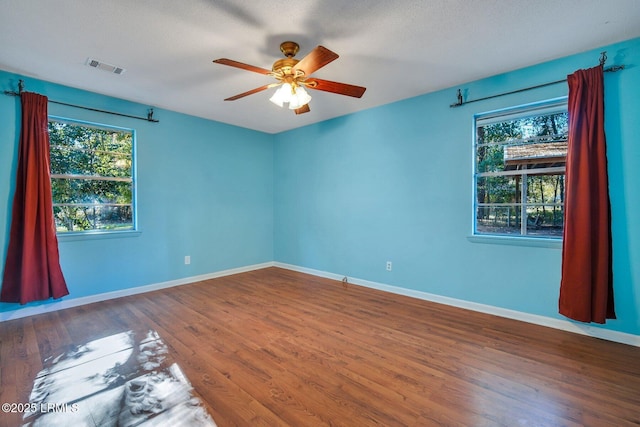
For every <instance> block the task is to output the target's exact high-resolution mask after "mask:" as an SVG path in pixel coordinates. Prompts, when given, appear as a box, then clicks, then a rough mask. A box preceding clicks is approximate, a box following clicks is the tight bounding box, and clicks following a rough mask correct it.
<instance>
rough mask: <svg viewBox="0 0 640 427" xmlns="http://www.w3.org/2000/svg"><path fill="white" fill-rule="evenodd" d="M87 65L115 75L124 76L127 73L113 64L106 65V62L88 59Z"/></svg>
mask: <svg viewBox="0 0 640 427" xmlns="http://www.w3.org/2000/svg"><path fill="white" fill-rule="evenodd" d="M87 65H88V66H89V67H93V68H97V69H99V70H102V71H107V72H109V73H113V74H122V73H124V72H125V69H124V68H122V67H118V66H115V65H111V64H106V63H104V62H100V61H98V60H97V59H91V58H87Z"/></svg>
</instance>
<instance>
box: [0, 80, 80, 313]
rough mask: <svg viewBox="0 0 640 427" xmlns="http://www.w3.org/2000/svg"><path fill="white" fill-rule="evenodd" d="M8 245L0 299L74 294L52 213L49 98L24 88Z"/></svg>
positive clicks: (4, 300)
mask: <svg viewBox="0 0 640 427" xmlns="http://www.w3.org/2000/svg"><path fill="white" fill-rule="evenodd" d="M20 98H21V103H22V128H21V130H20V147H19V153H18V173H17V177H16V192H15V195H14V199H13V208H12V209H13V210H12V216H11V231H10V234H9V247H8V251H7V258H6V261H5V266H4V275H3V278H2V291H1V293H0V301H3V302H19V303H21V304H26V303H28V302H31V301H38V300H47V299H49V298H61V297H63V296H65V295H68V294H69V291H68V289H67V284H66V282H65V280H64V276H63V275H62V270H61V268H60V260H59V253H58V239H57V237H56V229H55V222H54V218H53V202H52V196H51V180H50V170H49V132H48V130H47V121H48V117H47V97H46V96H42V95H39V94H36V93H30V92H22V93H21V96H20Z"/></svg>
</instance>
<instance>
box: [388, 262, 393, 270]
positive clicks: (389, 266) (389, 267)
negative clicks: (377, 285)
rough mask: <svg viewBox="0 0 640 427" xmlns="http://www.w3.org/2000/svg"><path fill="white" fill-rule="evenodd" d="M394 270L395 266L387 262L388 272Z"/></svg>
mask: <svg viewBox="0 0 640 427" xmlns="http://www.w3.org/2000/svg"><path fill="white" fill-rule="evenodd" d="M392 268H393V264H392V263H391V261H387V271H391V269H392Z"/></svg>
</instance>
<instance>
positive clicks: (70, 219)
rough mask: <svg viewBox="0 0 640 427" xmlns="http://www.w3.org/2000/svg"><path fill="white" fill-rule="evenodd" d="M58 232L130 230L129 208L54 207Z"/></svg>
mask: <svg viewBox="0 0 640 427" xmlns="http://www.w3.org/2000/svg"><path fill="white" fill-rule="evenodd" d="M53 213H54V216H55V221H56V230H57V231H58V232H68V231H87V230H132V229H133V211H132V209H131V206H66V205H65V206H54V207H53Z"/></svg>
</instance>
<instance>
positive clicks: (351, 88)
mask: <svg viewBox="0 0 640 427" xmlns="http://www.w3.org/2000/svg"><path fill="white" fill-rule="evenodd" d="M313 82H316V84H315V85H314V84H313ZM307 83H311V84H309V85H306V86H307V87H308V88H309V89H315V90H322V91H325V92H332V93H337V94H339V95H347V96H353V97H354V98H360V97H362V95H363V94H364V91H365V90H367V88H366V87H362V86H355V85H350V84H346V83H339V82H332V81H330V80H322V79H316V78H315V77H314V78H313V79H309V80H307Z"/></svg>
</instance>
